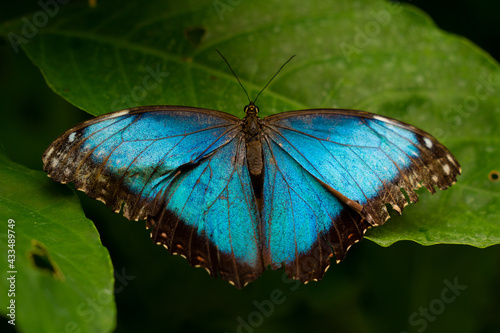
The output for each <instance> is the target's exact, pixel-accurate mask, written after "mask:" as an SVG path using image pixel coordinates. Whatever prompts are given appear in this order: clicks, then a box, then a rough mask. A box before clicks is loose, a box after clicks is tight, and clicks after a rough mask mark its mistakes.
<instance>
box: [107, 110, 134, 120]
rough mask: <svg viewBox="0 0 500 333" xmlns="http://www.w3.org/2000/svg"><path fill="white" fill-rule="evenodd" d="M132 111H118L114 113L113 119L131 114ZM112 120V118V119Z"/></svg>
mask: <svg viewBox="0 0 500 333" xmlns="http://www.w3.org/2000/svg"><path fill="white" fill-rule="evenodd" d="M129 111H130V110H122V111H116V112H115V113H113V115H112V118H116V117H121V116H124V115H126V114H128V113H129ZM110 118H111V117H110Z"/></svg>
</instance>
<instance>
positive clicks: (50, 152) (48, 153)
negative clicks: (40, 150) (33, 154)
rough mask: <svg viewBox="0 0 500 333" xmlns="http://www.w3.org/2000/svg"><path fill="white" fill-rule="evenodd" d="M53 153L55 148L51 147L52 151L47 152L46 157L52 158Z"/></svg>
mask: <svg viewBox="0 0 500 333" xmlns="http://www.w3.org/2000/svg"><path fill="white" fill-rule="evenodd" d="M53 152H54V147H50V149H49V150H47V153H46V154H45V156H50V155H52V153H53Z"/></svg>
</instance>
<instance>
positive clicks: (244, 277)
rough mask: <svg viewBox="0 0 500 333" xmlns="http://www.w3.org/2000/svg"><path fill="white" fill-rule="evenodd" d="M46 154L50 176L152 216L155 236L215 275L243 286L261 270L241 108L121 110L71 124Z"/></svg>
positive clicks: (118, 207)
mask: <svg viewBox="0 0 500 333" xmlns="http://www.w3.org/2000/svg"><path fill="white" fill-rule="evenodd" d="M43 162H44V170H45V171H47V172H48V174H49V176H50V177H51V178H52V179H53V180H55V181H58V182H61V183H67V182H74V184H75V187H76V188H77V189H79V190H82V191H84V192H85V193H87V195H89V196H90V197H92V198H96V199H99V200H101V201H103V202H104V203H105V204H106V205H108V206H111V207H112V208H113V209H114V210H115V211H116V212H119V211H123V214H124V216H125V217H127V218H129V219H136V220H137V219H147V226H148V228H151V230H152V233H151V236H152V238H153V241H155V242H156V243H158V244H163V245H165V246H166V247H167V248H168V250H169V251H170V252H172V253H176V254H180V255H183V256H184V257H186V258H187V259H188V261H189V262H190V263H191V264H192V265H194V266H202V267H204V268H206V269H207V270H208V271H209V272H210V274H212V275H217V274H220V275H221V276H222V277H223V278H224V279H226V280H229V281H230V282H233V283H234V284H235V285H236V286H237V287H242V286H244V285H245V284H246V283H248V282H249V281H251V280H253V279H255V278H257V276H258V275H260V273H261V272H262V270H263V266H262V264H261V260H260V245H259V240H258V225H259V216H258V213H257V208H256V206H255V200H254V194H253V192H252V186H251V180H250V175H249V172H248V167H247V162H246V154H245V143H244V134H243V133H242V132H241V125H240V119H239V118H237V117H234V116H232V115H230V114H226V113H223V112H219V111H214V110H207V109H198V108H190V107H179V106H149V107H141V108H135V109H130V110H124V111H118V112H114V113H110V114H106V115H103V116H100V117H97V118H94V119H91V120H89V121H87V122H84V123H82V124H80V125H78V126H76V127H74V128H72V129H70V130H68V131H67V132H66V133H64V134H63V135H61V136H60V137H59V138H58V139H57V140H55V141H54V142H53V143H52V144H51V145H50V146H49V148H48V149H47V150H46V152H45V153H44V155H43Z"/></svg>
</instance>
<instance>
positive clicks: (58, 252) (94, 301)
mask: <svg viewBox="0 0 500 333" xmlns="http://www.w3.org/2000/svg"><path fill="white" fill-rule="evenodd" d="M0 221H2V224H1V228H0V253H2V256H3V257H2V260H1V261H0V276H1V280H0V295H1V297H0V313H1V314H2V315H3V316H7V315H8V314H11V313H13V314H14V315H15V317H12V316H11V317H9V316H7V318H8V320H12V319H15V320H14V322H15V325H16V326H15V327H16V328H18V330H19V331H21V332H70V331H71V332H77V331H81V332H109V331H111V330H112V329H113V327H114V325H115V312H116V309H115V303H114V294H113V283H114V279H113V268H112V265H111V260H110V258H109V254H108V251H107V250H106V249H105V248H104V247H103V246H102V245H101V242H100V239H99V235H98V233H97V230H96V229H95V227H94V225H93V223H92V222H91V221H89V220H87V219H86V218H85V216H84V214H83V212H82V210H81V207H80V204H79V201H78V199H77V197H76V196H75V195H74V193H72V191H71V190H70V189H68V188H67V187H64V186H58V185H56V184H54V183H53V182H52V181H51V180H50V179H49V178H48V177H47V175H46V174H45V173H43V172H40V171H33V170H29V169H27V168H25V167H23V166H21V165H19V164H16V163H14V162H12V161H10V160H9V159H8V158H7V157H6V156H5V155H4V153H3V152H0ZM9 226H10V227H9ZM8 250H9V251H10V252H8ZM12 250H14V251H15V253H14V251H12ZM7 254H13V255H14V256H15V257H9V258H7ZM7 259H10V261H7ZM11 265H12V266H11ZM12 277H14V278H12ZM7 278H12V279H9V280H8V279H7ZM12 300H14V305H11V302H12ZM8 306H10V307H11V308H12V309H9V308H8ZM12 311H14V312H12Z"/></svg>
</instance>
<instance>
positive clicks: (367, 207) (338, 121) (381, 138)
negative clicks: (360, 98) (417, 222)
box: [262, 109, 460, 281]
mask: <svg viewBox="0 0 500 333" xmlns="http://www.w3.org/2000/svg"><path fill="white" fill-rule="evenodd" d="M263 126H264V136H263V137H264V140H263V152H264V158H265V162H266V164H265V165H266V170H265V180H264V197H265V198H266V200H265V201H264V207H263V213H262V214H263V216H264V219H263V220H264V221H265V222H266V223H265V225H264V226H263V230H264V231H263V235H264V236H263V238H264V239H263V242H264V246H265V248H266V251H267V252H266V258H267V261H268V263H270V264H271V265H272V266H273V267H274V268H277V267H278V266H280V265H281V263H284V264H285V267H286V270H287V272H288V273H289V274H290V275H292V276H295V277H297V278H299V279H301V280H303V281H308V280H311V279H320V278H321V277H322V275H323V272H324V270H325V269H326V268H327V267H328V263H327V262H326V261H327V258H328V255H330V254H331V253H332V252H334V253H335V256H336V259H337V261H339V260H341V259H342V258H343V257H344V255H345V252H346V251H347V249H348V248H349V246H350V245H352V244H353V243H354V242H357V241H359V240H360V239H361V238H362V236H363V234H364V232H365V231H366V228H367V227H369V226H377V225H381V224H383V223H384V222H385V221H386V220H387V219H388V218H389V213H388V212H387V209H386V206H385V204H390V205H392V207H393V208H394V209H395V210H396V211H398V212H399V213H400V212H401V211H402V209H403V208H404V206H406V205H407V200H406V198H405V195H404V194H403V192H402V190H403V191H404V192H405V193H406V195H407V196H408V198H409V200H410V201H411V202H416V201H417V200H418V197H417V194H416V193H415V192H414V190H415V189H418V188H419V187H421V186H422V185H423V186H425V187H426V188H427V189H428V190H429V191H430V192H431V193H434V192H435V188H434V186H437V187H439V188H440V189H446V188H447V187H449V186H451V185H452V184H454V182H455V181H456V177H457V175H459V174H460V166H459V164H458V162H457V161H456V159H455V158H454V157H453V155H452V154H451V153H450V152H449V151H448V149H446V148H445V147H444V146H443V145H442V144H440V143H439V142H438V141H437V140H436V139H435V138H433V137H432V136H431V135H430V134H428V133H426V132H424V131H422V130H420V129H418V128H416V127H414V126H411V125H408V124H405V123H403V122H400V121H397V120H394V119H390V118H386V117H382V116H378V115H374V114H371V113H367V112H362V111H352V110H337V109H330V110H304V111H291V112H285V113H281V114H277V115H273V116H270V117H267V118H265V119H264V120H263ZM288 203H291V204H288ZM330 246H331V249H330V248H329V247H330Z"/></svg>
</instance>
